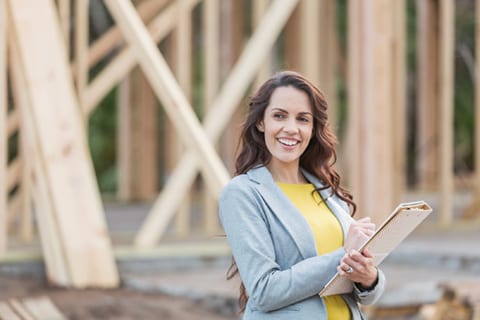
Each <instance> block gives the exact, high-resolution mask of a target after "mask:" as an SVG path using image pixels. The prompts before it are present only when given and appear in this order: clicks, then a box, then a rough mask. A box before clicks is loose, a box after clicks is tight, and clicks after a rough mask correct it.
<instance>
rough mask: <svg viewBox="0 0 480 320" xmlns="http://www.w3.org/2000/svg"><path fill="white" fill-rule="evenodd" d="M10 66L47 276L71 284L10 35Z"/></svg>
mask: <svg viewBox="0 0 480 320" xmlns="http://www.w3.org/2000/svg"><path fill="white" fill-rule="evenodd" d="M9 48H10V57H11V61H10V66H11V68H10V69H11V75H12V91H13V96H14V99H15V102H16V107H17V108H18V110H19V113H20V115H23V116H20V119H21V132H22V137H23V138H22V145H23V146H22V150H24V152H25V153H26V154H28V155H29V158H30V159H33V161H32V164H33V171H34V172H35V180H36V181H35V187H34V188H33V199H34V202H35V206H36V216H37V220H38V225H39V232H40V237H41V240H42V242H41V245H42V249H43V258H44V262H45V265H46V273H47V279H48V281H49V282H50V283H53V284H56V285H60V286H66V285H68V284H69V281H70V280H69V278H70V276H69V274H68V270H67V266H66V264H65V258H64V255H63V250H62V247H61V243H62V242H61V238H60V235H59V233H58V227H57V225H56V223H55V222H56V219H55V217H54V215H53V212H54V211H53V204H52V202H51V198H50V196H49V194H48V190H47V189H48V187H47V183H46V181H45V180H46V178H45V172H44V169H43V167H42V166H41V163H40V160H39V157H40V156H39V153H40V151H39V148H40V147H39V145H38V143H37V140H36V139H35V133H34V131H33V128H34V122H33V120H32V114H31V112H30V111H29V106H28V105H29V103H30V102H29V97H28V95H27V91H26V90H25V89H24V88H26V87H27V80H26V79H25V75H24V74H23V72H22V70H21V66H20V61H19V56H20V53H19V49H18V45H17V44H16V41H15V39H14V37H10V39H9Z"/></svg>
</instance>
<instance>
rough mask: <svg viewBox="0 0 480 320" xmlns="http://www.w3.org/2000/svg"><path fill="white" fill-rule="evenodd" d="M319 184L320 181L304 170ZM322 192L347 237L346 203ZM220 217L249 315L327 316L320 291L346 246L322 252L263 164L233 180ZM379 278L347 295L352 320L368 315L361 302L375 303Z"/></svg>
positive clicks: (277, 318)
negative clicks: (376, 282)
mask: <svg viewBox="0 0 480 320" xmlns="http://www.w3.org/2000/svg"><path fill="white" fill-rule="evenodd" d="M304 175H305V177H306V178H307V179H308V180H309V181H310V182H311V183H313V184H314V185H315V186H316V187H321V186H322V184H321V183H320V181H319V180H318V179H317V178H315V177H314V176H313V175H311V174H309V173H307V172H304ZM321 196H322V198H323V199H324V201H326V204H327V205H328V207H329V208H330V210H332V212H333V213H334V214H335V216H336V217H337V219H338V221H339V222H340V224H341V226H342V229H343V234H344V235H346V234H347V231H348V228H349V226H350V223H351V222H352V221H353V219H352V218H351V216H350V215H349V213H348V212H349V210H348V207H347V204H346V203H345V202H344V201H342V200H341V199H339V198H338V197H336V196H332V195H331V194H330V190H329V189H326V190H323V191H321ZM219 206H220V207H219V210H220V219H221V222H222V225H223V227H224V230H225V232H226V235H227V238H228V241H229V244H230V247H231V250H232V254H233V256H234V258H235V261H236V263H237V266H238V268H239V271H240V277H241V279H242V281H243V283H244V285H245V287H246V289H247V292H248V294H249V300H248V304H247V308H246V310H245V313H244V317H243V319H244V320H247V319H275V320H281V319H289V320H291V319H302V320H308V319H327V315H326V309H325V304H324V302H323V299H321V298H320V297H319V296H318V293H319V292H320V290H321V289H322V288H323V287H324V286H325V284H326V283H327V282H328V280H329V279H330V278H331V277H332V276H333V275H334V274H335V273H336V268H337V266H338V265H339V262H340V259H341V258H342V257H343V256H344V255H345V250H344V249H343V248H340V249H338V250H336V251H333V252H331V253H328V254H325V255H321V256H319V255H318V254H317V248H316V244H315V240H314V236H313V233H312V232H311V229H310V227H309V225H308V223H307V221H306V220H305V219H304V218H303V216H302V214H301V213H300V212H299V211H298V210H297V209H296V207H295V206H294V205H293V203H292V202H291V201H290V200H289V199H288V197H287V196H286V195H285V194H284V193H283V192H282V190H281V189H280V188H279V187H278V186H277V184H276V183H275V182H274V181H273V178H272V176H271V174H270V172H269V171H268V169H267V168H266V167H264V166H259V167H257V168H254V169H252V170H250V171H248V172H247V173H246V174H242V175H239V176H237V177H235V178H234V179H232V180H231V181H230V183H228V184H227V186H226V187H225V188H224V189H223V191H222V193H221V195H220V203H219ZM378 274H379V281H378V284H377V285H376V286H375V288H374V289H373V290H371V291H366V292H365V291H360V290H359V289H358V288H356V287H355V288H354V291H353V293H351V294H347V295H344V298H345V300H346V302H347V304H348V306H349V307H350V310H351V312H352V319H354V320H356V319H363V316H362V314H361V313H360V310H359V309H358V305H357V302H359V303H362V304H371V303H374V302H375V301H376V300H377V299H378V298H379V297H380V295H381V294H382V292H383V290H384V287H385V276H384V275H383V273H382V272H381V271H380V270H379V273H378Z"/></svg>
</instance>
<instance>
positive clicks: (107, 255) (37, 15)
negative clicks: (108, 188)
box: [9, 0, 119, 287]
mask: <svg viewBox="0 0 480 320" xmlns="http://www.w3.org/2000/svg"><path fill="white" fill-rule="evenodd" d="M9 3H10V13H11V15H10V16H11V17H12V19H11V20H12V26H13V29H14V34H15V37H16V42H17V49H18V51H17V53H18V60H19V62H20V63H19V66H20V68H21V69H20V70H21V72H22V74H23V76H24V81H25V84H26V85H25V86H24V87H23V90H24V91H25V92H26V95H27V99H28V103H27V105H28V106H27V107H28V108H27V109H28V110H24V112H22V117H27V118H28V117H30V120H31V122H30V124H31V128H32V129H31V130H32V133H33V134H32V135H31V136H32V137H34V138H35V143H36V146H37V147H36V148H37V149H36V150H38V151H39V152H38V156H39V157H38V158H37V159H36V162H39V166H40V167H39V171H37V174H38V175H37V176H38V177H39V176H40V175H44V178H45V180H44V184H45V185H44V188H42V190H43V191H42V192H44V194H43V196H45V195H46V196H47V199H48V201H50V203H51V204H52V205H53V206H52V209H53V210H52V212H53V214H54V217H55V223H57V224H58V225H57V227H58V229H56V230H55V231H54V233H56V234H57V235H59V237H60V239H61V242H60V243H61V245H62V250H63V254H64V259H65V265H66V266H67V268H68V272H69V274H68V275H69V277H70V278H69V279H68V284H69V285H72V286H76V287H85V286H99V287H113V286H116V285H118V282H119V278H118V273H117V270H116V266H115V262H114V261H113V256H112V254H111V247H110V239H109V238H108V232H107V229H106V222H105V220H104V216H103V209H102V204H101V199H100V194H99V190H98V186H97V184H96V181H95V175H94V171H93V165H92V163H91V159H90V158H89V152H88V147H87V142H86V133H85V128H84V124H83V121H82V119H81V116H80V113H79V112H78V106H77V103H76V101H75V94H74V89H73V84H72V82H71V77H70V74H69V63H68V59H67V55H66V50H65V47H64V43H63V40H62V39H61V37H60V34H61V33H60V32H59V30H60V29H59V24H58V20H56V16H55V10H54V8H53V4H52V2H51V1H49V0H38V1H35V2H34V3H31V2H30V1H23V0H22V1H18V0H15V1H10V2H9ZM38 33H41V34H42V37H38ZM45 41H47V42H48V43H49V46H48V47H46V46H45V45H44V43H45ZM39 189H40V188H39ZM40 201H41V200H40ZM85 261H89V263H85Z"/></svg>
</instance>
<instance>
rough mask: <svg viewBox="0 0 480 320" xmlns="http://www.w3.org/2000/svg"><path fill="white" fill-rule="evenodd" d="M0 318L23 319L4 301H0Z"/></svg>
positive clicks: (9, 319)
mask: <svg viewBox="0 0 480 320" xmlns="http://www.w3.org/2000/svg"><path fill="white" fill-rule="evenodd" d="M0 319H8V320H23V319H22V318H20V316H19V315H18V314H17V313H15V311H14V310H13V309H12V307H10V305H9V304H8V303H6V302H0Z"/></svg>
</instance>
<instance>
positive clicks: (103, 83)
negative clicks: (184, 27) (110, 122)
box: [84, 0, 199, 114]
mask: <svg viewBox="0 0 480 320" xmlns="http://www.w3.org/2000/svg"><path fill="white" fill-rule="evenodd" d="M198 1H199V0H189V4H190V5H191V6H193V5H194V4H196V3H197V2H198ZM177 15H178V3H177V2H172V4H170V5H169V6H168V7H167V8H166V9H164V10H163V11H162V12H161V13H160V14H159V15H158V16H157V17H156V18H155V19H154V20H153V21H152V22H151V23H150V24H149V25H148V29H149V31H150V34H151V35H152V38H153V39H154V40H155V41H156V42H159V41H160V40H162V39H163V38H164V37H165V36H166V35H167V34H168V33H169V32H170V31H171V30H172V29H173V28H174V26H175V24H176V22H177ZM136 65H137V58H136V57H135V55H134V53H133V49H132V48H131V47H130V46H127V47H126V48H124V49H123V50H122V51H121V52H119V53H118V54H117V56H116V57H115V59H113V61H112V62H110V63H109V64H108V66H107V67H105V69H104V70H103V71H102V72H101V73H100V74H99V75H97V76H96V77H95V79H93V80H92V81H91V82H90V85H89V86H88V87H87V88H86V92H85V104H84V108H85V109H84V112H85V113H86V114H90V113H91V112H92V111H93V109H94V108H95V107H96V106H97V104H98V103H99V102H100V100H101V99H102V98H103V97H104V96H105V95H106V94H107V93H108V92H109V91H110V90H111V89H112V88H113V87H114V86H115V85H116V84H118V83H119V82H120V80H122V79H123V78H124V77H125V76H126V75H127V74H128V73H129V72H130V71H131V70H132V69H133V68H134V67H135V66H136Z"/></svg>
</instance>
